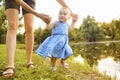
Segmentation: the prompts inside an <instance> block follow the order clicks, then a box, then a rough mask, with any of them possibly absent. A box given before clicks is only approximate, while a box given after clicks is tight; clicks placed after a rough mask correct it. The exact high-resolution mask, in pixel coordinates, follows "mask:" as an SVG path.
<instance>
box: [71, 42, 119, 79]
mask: <svg viewBox="0 0 120 80" xmlns="http://www.w3.org/2000/svg"><path fill="white" fill-rule="evenodd" d="M72 48H73V51H74V55H75V56H76V58H75V61H78V62H80V63H82V64H84V60H86V61H87V62H88V64H89V65H90V66H91V67H92V66H93V65H96V67H97V68H98V70H99V72H100V73H103V74H106V75H109V76H111V77H114V78H116V80H120V41H109V42H99V43H98V42H97V43H80V44H74V45H72Z"/></svg>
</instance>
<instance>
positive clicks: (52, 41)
mask: <svg viewBox="0 0 120 80" xmlns="http://www.w3.org/2000/svg"><path fill="white" fill-rule="evenodd" d="M36 53H37V54H38V55H40V56H42V57H43V58H46V57H55V58H63V59H64V58H67V57H69V56H70V55H71V54H73V52H72V49H71V47H70V46H69V44H68V24H67V23H63V22H60V21H56V26H55V28H54V29H53V30H52V35H51V36H49V37H48V38H46V39H45V40H44V41H43V43H42V44H41V45H40V46H39V48H38V49H37V50H36Z"/></svg>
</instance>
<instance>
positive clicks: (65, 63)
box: [61, 60, 68, 69]
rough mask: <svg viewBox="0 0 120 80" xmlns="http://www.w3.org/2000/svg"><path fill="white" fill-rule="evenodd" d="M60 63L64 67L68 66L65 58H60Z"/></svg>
mask: <svg viewBox="0 0 120 80" xmlns="http://www.w3.org/2000/svg"><path fill="white" fill-rule="evenodd" d="M61 64H62V66H63V67H64V68H66V69H67V68H68V63H67V62H66V61H65V60H61Z"/></svg>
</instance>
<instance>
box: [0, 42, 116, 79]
mask: <svg viewBox="0 0 120 80" xmlns="http://www.w3.org/2000/svg"><path fill="white" fill-rule="evenodd" d="M73 58H74V57H73V56H71V57H70V58H69V59H68V63H69V69H64V68H63V67H62V66H61V64H60V59H58V60H57V71H52V70H51V69H50V68H51V67H50V59H49V58H47V59H42V58H41V57H40V56H38V55H36V54H35V53H34V54H33V62H34V64H35V68H34V69H27V68H26V54H25V46H24V45H23V44H17V48H16V54H15V74H14V76H13V77H12V78H9V79H8V78H5V77H3V76H0V80H115V79H111V78H110V77H108V76H106V75H102V74H99V73H98V71H97V69H93V68H91V67H89V65H87V64H84V65H83V64H80V63H77V62H75V61H74V60H73ZM6 60H7V58H6V47H5V45H4V44H0V72H2V71H3V69H4V68H5V67H6V65H7V63H6V62H7V61H6Z"/></svg>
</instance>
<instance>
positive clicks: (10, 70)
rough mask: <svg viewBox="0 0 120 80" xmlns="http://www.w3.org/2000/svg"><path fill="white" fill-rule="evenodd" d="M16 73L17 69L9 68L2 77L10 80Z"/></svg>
mask: <svg viewBox="0 0 120 80" xmlns="http://www.w3.org/2000/svg"><path fill="white" fill-rule="evenodd" d="M14 72H15V68H14V67H7V68H5V69H4V71H3V72H2V76H4V77H8V78H9V77H12V76H13V75H14Z"/></svg>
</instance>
